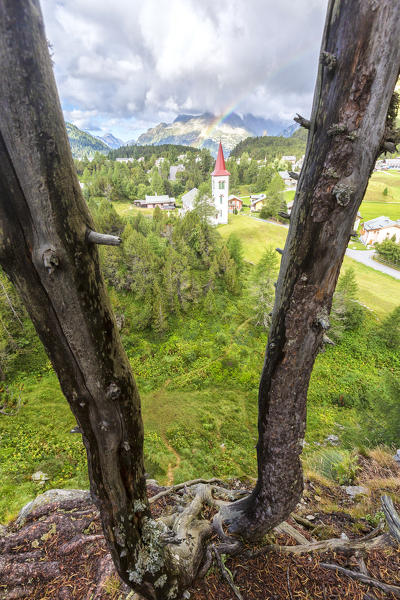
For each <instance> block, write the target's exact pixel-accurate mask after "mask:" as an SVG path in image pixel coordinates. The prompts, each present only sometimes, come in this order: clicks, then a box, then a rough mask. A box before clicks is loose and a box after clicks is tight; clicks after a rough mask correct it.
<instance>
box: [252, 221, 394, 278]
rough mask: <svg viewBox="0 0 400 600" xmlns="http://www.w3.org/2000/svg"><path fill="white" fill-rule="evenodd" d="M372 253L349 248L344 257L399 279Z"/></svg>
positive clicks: (273, 223) (392, 270)
mask: <svg viewBox="0 0 400 600" xmlns="http://www.w3.org/2000/svg"><path fill="white" fill-rule="evenodd" d="M244 216H247V215H244ZM251 218H252V219H255V220H256V221H263V222H264V223H271V225H277V226H278V227H285V228H286V229H288V228H289V225H285V224H283V223H277V222H276V221H268V220H266V219H260V218H259V217H253V216H251ZM374 253H375V252H374V250H350V248H347V250H346V255H347V256H349V257H350V258H353V259H354V260H356V261H357V262H360V263H363V264H364V265H367V267H372V269H375V271H380V272H381V273H386V274H387V275H391V276H392V277H394V278H395V279H400V271H398V270H397V269H392V268H391V267H387V266H386V265H383V264H382V263H380V262H378V261H376V260H374V259H373V258H372V257H373V255H374Z"/></svg>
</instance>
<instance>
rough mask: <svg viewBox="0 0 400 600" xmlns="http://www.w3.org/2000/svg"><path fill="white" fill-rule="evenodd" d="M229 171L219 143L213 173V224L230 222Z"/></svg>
mask: <svg viewBox="0 0 400 600" xmlns="http://www.w3.org/2000/svg"><path fill="white" fill-rule="evenodd" d="M229 175H230V173H229V171H227V170H226V167H225V159H224V152H223V150H222V144H221V142H220V143H219V147H218V155H217V160H216V163H215V168H214V171H213V172H212V173H211V192H212V199H213V203H214V206H215V217H212V218H211V222H212V224H213V225H226V224H227V223H228V212H229V209H228V199H229Z"/></svg>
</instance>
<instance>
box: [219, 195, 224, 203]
mask: <svg viewBox="0 0 400 600" xmlns="http://www.w3.org/2000/svg"><path fill="white" fill-rule="evenodd" d="M223 199H224V197H223V196H220V197H219V203H220V204H222V200H223Z"/></svg>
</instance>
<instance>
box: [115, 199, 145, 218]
mask: <svg viewBox="0 0 400 600" xmlns="http://www.w3.org/2000/svg"><path fill="white" fill-rule="evenodd" d="M113 207H114V208H115V210H116V211H117V213H118V214H119V216H120V217H132V216H133V215H136V214H137V213H139V212H140V213H142V214H143V215H152V214H153V209H152V208H138V207H137V206H134V205H133V204H132V202H113Z"/></svg>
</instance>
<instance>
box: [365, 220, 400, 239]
mask: <svg viewBox="0 0 400 600" xmlns="http://www.w3.org/2000/svg"><path fill="white" fill-rule="evenodd" d="M393 236H394V237H395V239H396V242H400V219H399V220H398V221H392V220H391V219H389V217H383V216H382V217H377V218H376V219H371V221H366V222H365V223H363V224H362V226H361V234H360V239H361V241H362V243H363V244H365V245H366V246H373V245H374V244H376V243H377V242H383V241H384V240H386V239H391V238H392V237H393Z"/></svg>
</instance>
